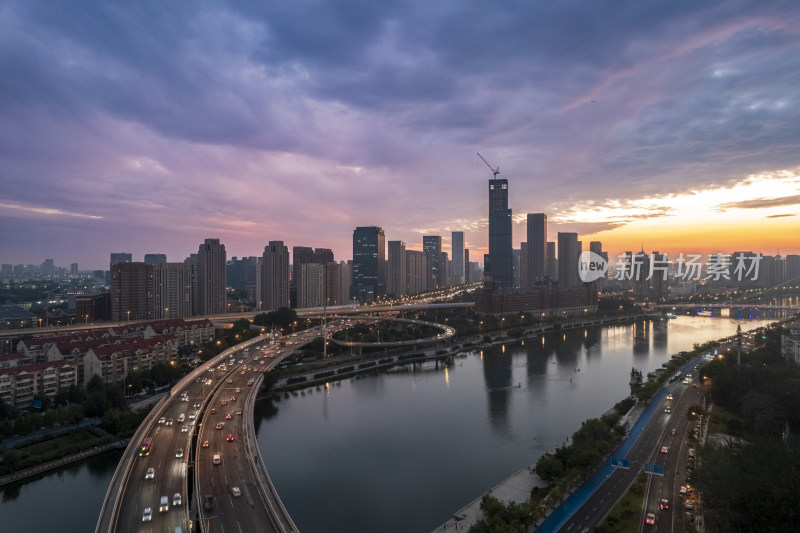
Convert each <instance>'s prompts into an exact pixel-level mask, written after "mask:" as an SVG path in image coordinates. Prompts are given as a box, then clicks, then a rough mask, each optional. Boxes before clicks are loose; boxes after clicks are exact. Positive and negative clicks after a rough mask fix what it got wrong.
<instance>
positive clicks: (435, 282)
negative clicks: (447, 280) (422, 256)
mask: <svg viewBox="0 0 800 533" xmlns="http://www.w3.org/2000/svg"><path fill="white" fill-rule="evenodd" d="M422 251H423V252H426V253H427V254H428V272H429V274H428V289H435V288H436V287H441V286H444V283H442V282H441V269H440V268H439V260H440V258H441V254H442V237H441V236H439V235H423V237H422Z"/></svg>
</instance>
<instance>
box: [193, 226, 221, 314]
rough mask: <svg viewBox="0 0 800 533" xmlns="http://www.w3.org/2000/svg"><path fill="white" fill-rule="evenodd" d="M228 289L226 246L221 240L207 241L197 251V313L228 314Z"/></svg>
mask: <svg viewBox="0 0 800 533" xmlns="http://www.w3.org/2000/svg"><path fill="white" fill-rule="evenodd" d="M226 287H227V278H226V272H225V245H224V244H220V242H219V239H206V240H205V242H203V244H201V245H200V247H199V248H198V250H197V312H198V313H199V314H200V315H204V316H208V315H220V314H223V313H226V312H227V307H226V305H225V304H226V300H227V295H226V292H225V289H226Z"/></svg>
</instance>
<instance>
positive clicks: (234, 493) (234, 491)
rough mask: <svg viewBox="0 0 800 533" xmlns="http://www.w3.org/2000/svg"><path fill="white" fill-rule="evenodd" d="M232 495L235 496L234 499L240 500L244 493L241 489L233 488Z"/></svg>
mask: <svg viewBox="0 0 800 533" xmlns="http://www.w3.org/2000/svg"><path fill="white" fill-rule="evenodd" d="M231 494H233V497H234V498H238V497H239V496H241V495H242V491H241V490H239V487H231Z"/></svg>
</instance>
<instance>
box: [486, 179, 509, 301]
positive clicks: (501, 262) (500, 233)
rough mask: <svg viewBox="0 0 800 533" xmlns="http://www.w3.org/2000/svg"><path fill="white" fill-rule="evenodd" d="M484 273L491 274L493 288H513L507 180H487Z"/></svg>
mask: <svg viewBox="0 0 800 533" xmlns="http://www.w3.org/2000/svg"><path fill="white" fill-rule="evenodd" d="M484 263H485V264H484V265H483V266H484V271H485V273H487V274H491V279H492V282H493V284H494V287H495V288H508V289H510V288H511V287H512V286H513V272H512V255H511V209H509V208H508V180H506V179H497V178H494V179H491V180H489V253H488V254H487V255H486V256H485V258H484Z"/></svg>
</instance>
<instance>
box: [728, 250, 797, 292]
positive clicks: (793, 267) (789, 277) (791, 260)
mask: <svg viewBox="0 0 800 533" xmlns="http://www.w3.org/2000/svg"><path fill="white" fill-rule="evenodd" d="M731 261H732V262H733V263H734V264H735V263H736V257H735V256H734V257H733V258H732V259H731ZM742 277H743V278H744V276H742ZM751 277H752V276H751ZM731 279H733V278H731ZM798 279H800V255H796V254H789V255H787V256H786V283H789V284H794V285H797V284H798V283H800V282H798Z"/></svg>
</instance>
